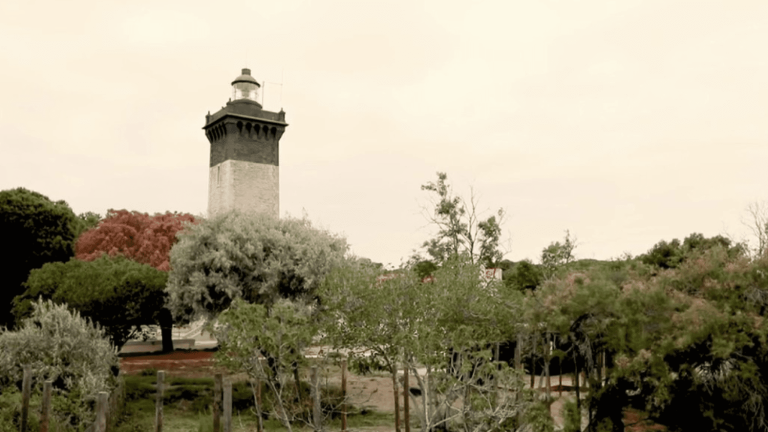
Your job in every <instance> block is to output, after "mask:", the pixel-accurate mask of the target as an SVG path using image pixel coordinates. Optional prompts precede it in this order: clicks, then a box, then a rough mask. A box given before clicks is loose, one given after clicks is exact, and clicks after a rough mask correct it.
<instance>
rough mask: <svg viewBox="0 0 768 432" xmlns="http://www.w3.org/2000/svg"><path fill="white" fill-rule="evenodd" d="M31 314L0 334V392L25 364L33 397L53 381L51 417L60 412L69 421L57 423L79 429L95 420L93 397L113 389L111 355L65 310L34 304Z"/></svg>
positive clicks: (96, 332)
mask: <svg viewBox="0 0 768 432" xmlns="http://www.w3.org/2000/svg"><path fill="white" fill-rule="evenodd" d="M32 309H33V311H32V314H31V315H30V316H29V317H28V318H26V319H25V320H23V322H22V324H21V326H19V328H18V329H17V330H16V331H2V330H0V389H7V388H9V387H15V384H16V383H18V382H21V379H22V373H23V372H22V366H23V365H29V366H31V368H32V374H33V377H35V379H34V381H33V382H34V383H35V385H34V392H35V393H37V394H40V393H42V383H43V382H44V381H46V380H51V381H53V388H54V389H55V391H54V393H53V404H52V406H53V411H54V415H56V414H57V412H56V411H57V410H58V409H61V407H62V406H63V407H66V408H67V410H68V411H69V413H68V414H69V418H66V419H63V420H66V422H67V423H69V424H72V425H73V426H75V427H80V429H81V430H82V429H83V428H84V426H81V425H84V424H87V423H88V422H92V421H93V419H94V417H95V415H94V414H95V413H94V412H93V408H92V407H93V404H92V403H93V401H94V400H95V399H96V396H97V394H98V392H101V391H107V392H109V391H112V389H114V387H115V385H116V384H117V382H116V376H117V374H118V372H119V367H118V365H119V363H118V359H117V351H116V350H115V347H114V346H112V345H111V344H110V342H109V340H108V339H107V338H106V336H105V334H104V331H103V330H102V329H101V328H100V327H99V326H98V325H95V324H93V323H92V322H91V321H90V320H88V319H86V318H83V317H81V316H80V314H78V313H77V312H72V311H70V310H69V309H68V308H67V307H66V306H65V305H56V304H54V303H53V302H51V301H37V302H35V303H33V308H32ZM62 423H63V421H62ZM3 426H9V425H3V424H2V422H1V421H0V429H2V430H16V429H15V428H3Z"/></svg>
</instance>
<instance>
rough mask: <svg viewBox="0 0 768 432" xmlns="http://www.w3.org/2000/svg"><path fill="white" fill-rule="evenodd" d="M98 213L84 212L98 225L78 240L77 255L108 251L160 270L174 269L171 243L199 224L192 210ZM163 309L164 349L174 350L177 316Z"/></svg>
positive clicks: (93, 255)
mask: <svg viewBox="0 0 768 432" xmlns="http://www.w3.org/2000/svg"><path fill="white" fill-rule="evenodd" d="M98 216H99V215H98V214H93V213H87V214H84V215H81V219H82V220H83V225H85V226H87V225H92V226H93V225H94V223H96V225H95V226H93V227H92V228H91V229H89V230H87V231H85V232H84V233H83V234H82V235H81V236H80V237H79V238H78V240H77V244H76V247H75V252H76V257H77V258H78V259H81V260H84V261H93V260H95V259H97V258H99V257H101V256H102V255H104V254H107V255H109V256H113V257H114V256H124V257H126V258H129V259H132V260H134V261H136V262H139V263H142V264H147V265H150V266H152V267H154V268H156V269H158V270H162V271H164V272H167V271H169V270H170V252H171V247H172V246H173V245H174V244H175V243H176V236H177V234H178V233H179V232H181V231H182V230H183V229H184V228H185V227H186V226H187V225H189V224H196V223H197V222H198V220H197V218H195V217H194V216H192V215H191V214H189V213H176V212H173V213H172V212H166V213H156V214H154V215H153V216H150V215H148V214H147V213H141V212H137V211H131V212H129V211H127V210H112V209H110V210H109V211H107V216H106V217H105V218H104V219H103V220H100V221H99V219H98ZM158 310H162V311H163V313H162V316H163V318H162V319H160V320H159V322H158V324H160V332H161V337H162V340H163V351H173V333H172V331H173V320H172V319H171V318H170V317H168V316H167V315H168V311H167V310H166V309H164V308H162V307H161V308H160V309H158Z"/></svg>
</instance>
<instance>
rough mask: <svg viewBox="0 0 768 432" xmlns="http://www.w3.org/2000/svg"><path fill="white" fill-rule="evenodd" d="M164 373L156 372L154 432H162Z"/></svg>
mask: <svg viewBox="0 0 768 432" xmlns="http://www.w3.org/2000/svg"><path fill="white" fill-rule="evenodd" d="M164 381H165V371H157V394H156V395H155V432H163V390H164V388H163V387H164V386H165V382H164Z"/></svg>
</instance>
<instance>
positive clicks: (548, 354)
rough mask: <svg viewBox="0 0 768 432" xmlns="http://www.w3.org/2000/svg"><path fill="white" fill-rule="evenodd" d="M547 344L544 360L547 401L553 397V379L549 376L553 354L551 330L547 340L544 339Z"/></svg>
mask: <svg viewBox="0 0 768 432" xmlns="http://www.w3.org/2000/svg"><path fill="white" fill-rule="evenodd" d="M544 343H545V344H546V347H545V348H544V361H545V362H546V364H545V365H544V367H545V368H546V371H545V372H546V374H547V401H549V399H550V398H551V394H550V392H551V390H552V381H551V380H550V376H549V361H550V354H552V351H551V349H550V348H551V347H550V345H549V332H547V333H546V340H545V341H544Z"/></svg>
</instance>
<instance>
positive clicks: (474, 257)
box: [421, 172, 504, 267]
mask: <svg viewBox="0 0 768 432" xmlns="http://www.w3.org/2000/svg"><path fill="white" fill-rule="evenodd" d="M447 179H448V176H447V174H445V173H442V172H438V173H437V181H436V182H428V183H427V184H425V185H422V186H421V190H424V191H427V192H432V193H433V195H434V198H433V200H432V202H431V204H432V207H433V209H432V210H431V211H428V212H427V215H426V216H427V219H428V220H429V222H430V223H431V224H432V225H434V226H436V227H437V230H438V231H437V234H436V235H435V237H434V238H432V239H430V240H427V241H425V242H424V244H423V245H422V247H424V248H425V249H426V252H427V254H428V255H429V256H430V257H431V258H432V260H433V261H434V262H435V264H438V265H439V264H442V263H443V262H445V261H446V260H447V259H449V258H450V257H451V256H454V255H460V254H466V255H467V256H468V257H469V258H470V260H471V261H472V262H473V263H475V262H476V263H480V264H482V265H484V266H486V267H492V266H493V265H494V264H496V263H497V262H499V261H500V260H501V258H502V257H503V254H502V253H501V252H500V251H499V240H500V237H501V225H502V224H503V223H504V209H503V208H500V209H499V210H498V211H497V212H496V213H495V214H494V215H491V216H489V217H488V218H486V219H481V215H480V214H478V210H477V205H478V201H477V198H476V197H475V194H474V191H471V192H470V198H469V201H466V200H465V199H464V198H461V197H458V196H455V195H454V194H453V190H452V188H451V186H450V185H449V184H448V183H447Z"/></svg>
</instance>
